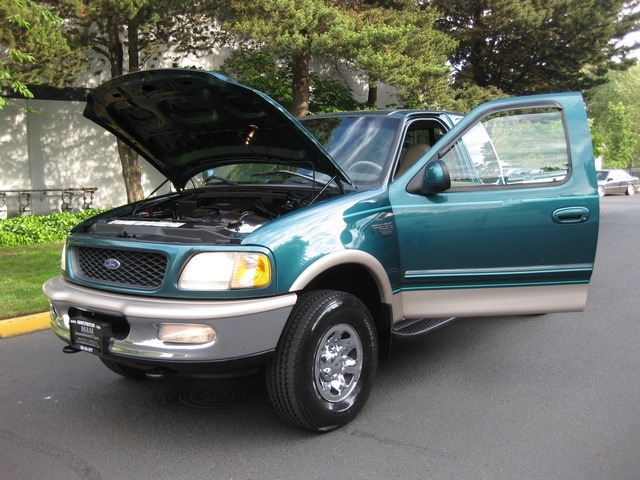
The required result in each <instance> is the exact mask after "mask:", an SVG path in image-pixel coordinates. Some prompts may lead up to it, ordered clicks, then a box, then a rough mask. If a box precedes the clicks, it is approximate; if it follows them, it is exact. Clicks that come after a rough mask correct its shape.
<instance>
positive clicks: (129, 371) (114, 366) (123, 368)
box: [100, 357, 147, 380]
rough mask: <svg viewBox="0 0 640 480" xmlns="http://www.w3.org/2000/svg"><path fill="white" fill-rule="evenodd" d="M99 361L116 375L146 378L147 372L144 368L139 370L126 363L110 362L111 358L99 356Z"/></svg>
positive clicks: (136, 378)
mask: <svg viewBox="0 0 640 480" xmlns="http://www.w3.org/2000/svg"><path fill="white" fill-rule="evenodd" d="M100 361H101V362H102V363H103V364H104V366H105V367H107V368H108V369H109V370H111V371H112V372H114V373H117V374H118V375H122V376H123V377H127V378H131V379H133V380H146V379H147V374H146V372H145V371H144V370H139V369H137V368H133V367H128V366H127V365H123V364H121V363H117V362H112V361H111V360H107V359H105V358H102V357H100Z"/></svg>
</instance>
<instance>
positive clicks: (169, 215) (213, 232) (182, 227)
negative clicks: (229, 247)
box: [88, 189, 312, 244]
mask: <svg viewBox="0 0 640 480" xmlns="http://www.w3.org/2000/svg"><path fill="white" fill-rule="evenodd" d="M311 202H312V198H311V197H310V195H308V194H307V193H306V192H292V191H286V192H285V191H280V192H274V191H265V190H261V191H251V190H247V191H241V192H238V191H236V192H233V193H227V194H225V195H221V194H220V193H214V192H211V191H210V190H207V189H203V190H195V191H194V190H191V191H187V192H184V193H182V194H180V195H179V196H171V197H169V198H164V199H162V198H161V199H155V200H154V199H151V200H147V201H144V202H141V203H140V204H137V205H136V206H135V208H132V209H131V210H128V211H125V212H126V213H124V214H123V213H122V212H121V211H118V212H119V214H118V215H114V216H111V217H106V218H104V217H103V218H101V219H99V220H98V221H97V222H95V223H94V224H93V225H92V226H91V227H90V228H89V230H88V233H91V234H93V235H100V236H108V237H121V238H137V239H140V240H149V241H165V242H166V241H175V242H181V243H185V242H187V243H188V242H193V243H196V242H198V243H215V244H220V243H233V242H239V241H240V240H241V239H242V238H243V237H244V236H246V235H247V234H249V233H251V232H253V231H254V230H255V229H257V228H259V227H261V226H262V225H264V224H265V223H267V222H269V221H271V220H273V219H275V218H278V217H280V216H281V215H283V214H285V213H287V212H290V211H293V210H295V209H297V208H301V207H304V206H306V205H309V204H310V203H311Z"/></svg>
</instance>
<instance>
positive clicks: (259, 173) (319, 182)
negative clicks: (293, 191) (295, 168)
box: [251, 170, 335, 187]
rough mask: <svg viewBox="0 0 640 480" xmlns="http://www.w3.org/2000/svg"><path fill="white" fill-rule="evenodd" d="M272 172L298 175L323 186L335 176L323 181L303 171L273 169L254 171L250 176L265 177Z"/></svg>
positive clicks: (331, 181)
mask: <svg viewBox="0 0 640 480" xmlns="http://www.w3.org/2000/svg"><path fill="white" fill-rule="evenodd" d="M274 173H279V174H282V175H289V176H291V177H300V178H304V179H305V180H309V181H310V182H313V183H317V184H318V185H322V186H323V187H326V186H328V185H329V184H331V183H333V182H334V181H335V177H334V178H331V179H330V180H329V181H328V182H325V181H324V180H320V179H318V178H315V177H312V176H311V175H305V174H304V173H299V172H292V171H291V170H275V171H273V172H256V173H252V174H251V176H252V177H266V176H269V175H273V174H274Z"/></svg>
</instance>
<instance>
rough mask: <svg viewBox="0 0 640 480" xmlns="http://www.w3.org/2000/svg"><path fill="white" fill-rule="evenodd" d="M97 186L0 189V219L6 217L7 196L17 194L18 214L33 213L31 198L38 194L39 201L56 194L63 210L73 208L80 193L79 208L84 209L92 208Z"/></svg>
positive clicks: (66, 210)
mask: <svg viewBox="0 0 640 480" xmlns="http://www.w3.org/2000/svg"><path fill="white" fill-rule="evenodd" d="M97 190H98V187H79V188H36V189H29V188H21V189H18V190H0V220H2V219H5V218H7V196H8V195H10V194H17V197H18V215H31V214H32V213H33V198H34V196H37V195H40V201H43V200H44V199H45V198H46V197H51V196H52V195H51V194H53V196H58V197H59V198H60V200H61V202H62V203H61V204H60V209H61V210H62V211H63V212H69V211H71V210H73V208H74V206H73V201H74V198H80V195H82V197H81V198H82V205H81V206H80V208H81V209H82V210H86V209H89V208H93V207H92V204H93V200H94V195H95V193H96V191H97Z"/></svg>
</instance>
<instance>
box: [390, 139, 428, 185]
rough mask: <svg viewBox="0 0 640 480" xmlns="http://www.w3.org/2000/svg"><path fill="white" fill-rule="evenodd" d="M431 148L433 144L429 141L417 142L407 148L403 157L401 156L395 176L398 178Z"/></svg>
mask: <svg viewBox="0 0 640 480" xmlns="http://www.w3.org/2000/svg"><path fill="white" fill-rule="evenodd" d="M430 148H431V145H429V144H427V143H416V144H414V145H411V146H410V147H409V148H407V150H406V151H405V152H404V154H403V155H402V157H400V162H398V169H397V170H396V176H395V178H398V177H399V176H400V175H402V174H403V173H404V172H406V171H407V170H408V169H409V167H411V165H413V164H414V163H416V161H417V160H418V159H419V158H420V157H422V156H423V155H424V154H425V153H427V150H429V149H430Z"/></svg>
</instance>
